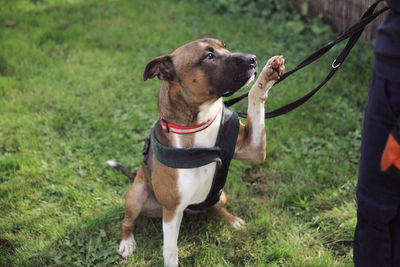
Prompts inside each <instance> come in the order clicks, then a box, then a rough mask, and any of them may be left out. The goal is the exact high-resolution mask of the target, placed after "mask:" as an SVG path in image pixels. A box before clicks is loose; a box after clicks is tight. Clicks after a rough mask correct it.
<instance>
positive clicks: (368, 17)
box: [224, 0, 390, 119]
mask: <svg viewBox="0 0 400 267" xmlns="http://www.w3.org/2000/svg"><path fill="white" fill-rule="evenodd" d="M381 1H383V0H378V1H376V2H375V3H374V4H373V5H371V6H370V7H369V8H368V10H367V11H366V12H365V13H364V14H363V16H362V18H361V19H360V21H359V22H358V23H356V24H355V25H353V26H352V27H350V28H349V29H348V30H347V31H346V32H344V33H343V34H341V35H340V36H339V37H337V38H336V39H335V40H333V41H331V42H329V43H328V44H326V45H325V46H323V47H322V48H320V49H319V50H318V51H316V52H314V53H313V54H311V55H310V56H308V57H307V58H306V59H304V60H303V61H302V62H301V63H300V64H298V65H297V66H296V67H295V68H294V69H292V70H290V71H288V72H286V73H284V74H283V75H282V76H281V78H280V80H279V81H277V82H276V83H275V84H274V85H277V84H278V83H280V82H282V81H283V80H284V79H286V78H287V77H289V76H290V75H291V74H293V73H295V72H296V71H298V70H300V69H302V68H304V67H306V66H307V65H309V64H311V63H313V62H314V61H316V60H317V59H319V58H320V57H321V56H323V55H324V54H325V53H326V52H328V51H329V50H330V49H331V48H332V47H333V46H335V45H336V44H338V43H340V42H342V41H344V40H346V39H348V38H349V37H350V39H349V41H348V42H347V44H346V46H345V48H344V49H343V50H342V51H341V53H340V54H339V56H338V57H337V58H336V59H335V60H334V61H333V63H332V68H331V71H330V72H329V74H328V75H327V76H326V78H325V79H324V80H323V81H322V82H321V83H320V84H319V85H318V86H317V87H316V88H315V89H314V90H312V91H311V92H309V93H308V94H306V95H305V96H303V97H301V98H300V99H298V100H296V101H294V102H292V103H289V104H287V105H285V106H282V107H280V108H278V109H275V110H273V111H271V112H267V113H265V115H264V117H265V118H266V119H269V118H274V117H277V116H280V115H284V114H286V113H288V112H290V111H292V110H294V109H296V108H297V107H299V106H301V105H302V104H304V103H305V102H307V101H308V100H309V99H310V98H311V97H312V96H313V95H314V94H315V93H317V92H318V91H319V89H321V88H322V87H323V86H324V85H325V84H326V83H327V82H328V81H329V80H330V79H331V78H332V77H333V75H335V73H336V71H337V70H338V69H339V68H340V66H341V65H342V63H343V62H344V60H345V59H346V57H347V56H348V55H349V53H350V51H351V49H352V48H353V47H354V45H355V44H356V42H357V41H358V39H359V38H360V36H361V34H362V32H363V31H364V29H365V27H366V26H367V25H368V24H369V23H370V22H371V21H373V20H374V19H375V18H376V17H378V16H379V15H380V14H382V13H383V12H385V11H387V10H389V9H390V8H389V7H384V8H382V9H380V10H378V11H377V12H375V13H374V10H375V9H376V7H377V5H378V4H379V3H380V2H381ZM248 95H249V93H245V94H243V95H241V96H238V97H236V98H232V99H230V100H228V101H225V102H224V103H225V105H226V106H227V107H229V106H231V105H233V104H235V103H237V102H239V101H240V100H242V99H243V98H246V97H247V96H248ZM238 115H239V116H240V117H242V118H246V117H247V113H242V112H238Z"/></svg>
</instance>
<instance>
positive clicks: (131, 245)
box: [118, 234, 136, 259]
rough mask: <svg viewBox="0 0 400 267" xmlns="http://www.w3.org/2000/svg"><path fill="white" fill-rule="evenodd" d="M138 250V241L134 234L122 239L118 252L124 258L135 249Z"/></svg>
mask: <svg viewBox="0 0 400 267" xmlns="http://www.w3.org/2000/svg"><path fill="white" fill-rule="evenodd" d="M135 250H136V241H135V238H134V237H133V234H131V236H130V237H129V238H128V239H123V240H121V243H120V245H119V250H118V254H119V255H121V257H122V258H124V259H126V258H128V257H129V256H130V255H131V254H132V253H133V252H134V251H135Z"/></svg>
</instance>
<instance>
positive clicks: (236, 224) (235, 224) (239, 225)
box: [230, 217, 246, 230]
mask: <svg viewBox="0 0 400 267" xmlns="http://www.w3.org/2000/svg"><path fill="white" fill-rule="evenodd" d="M230 224H231V225H232V227H233V228H235V229H236V230H240V229H242V228H244V227H245V226H246V223H245V222H244V221H243V220H242V219H241V218H239V217H236V218H235V219H234V220H233V221H232V222H230Z"/></svg>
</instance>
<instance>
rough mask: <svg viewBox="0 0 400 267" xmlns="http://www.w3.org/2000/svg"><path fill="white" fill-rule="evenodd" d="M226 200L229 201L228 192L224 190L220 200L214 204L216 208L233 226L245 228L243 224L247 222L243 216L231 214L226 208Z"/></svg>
mask: <svg viewBox="0 0 400 267" xmlns="http://www.w3.org/2000/svg"><path fill="white" fill-rule="evenodd" d="M226 202H227V198H226V194H225V192H224V191H222V193H221V196H220V198H219V201H218V202H217V204H215V205H214V208H215V209H216V210H217V211H218V212H219V214H221V216H222V217H224V218H225V219H226V221H227V222H228V223H229V224H230V225H231V226H232V227H233V228H235V229H241V228H243V226H244V225H245V222H244V221H243V220H242V219H241V218H239V217H237V216H235V215H233V214H231V213H230V212H229V211H228V210H227V209H226V208H225V205H226Z"/></svg>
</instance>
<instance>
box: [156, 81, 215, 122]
mask: <svg viewBox="0 0 400 267" xmlns="http://www.w3.org/2000/svg"><path fill="white" fill-rule="evenodd" d="M220 105H222V98H220V99H218V100H216V101H215V100H210V101H207V102H205V103H199V104H197V103H193V99H191V96H190V95H188V94H187V93H185V90H182V89H181V88H180V86H179V85H176V84H172V83H167V82H163V84H162V85H161V88H160V92H159V94H158V111H159V113H160V116H161V117H162V118H163V119H164V120H166V121H168V122H171V123H174V124H176V125H181V126H195V125H197V124H200V123H203V122H205V121H207V120H209V119H213V118H214V117H215V116H216V114H217V113H216V112H218V111H220V110H221V108H220Z"/></svg>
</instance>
